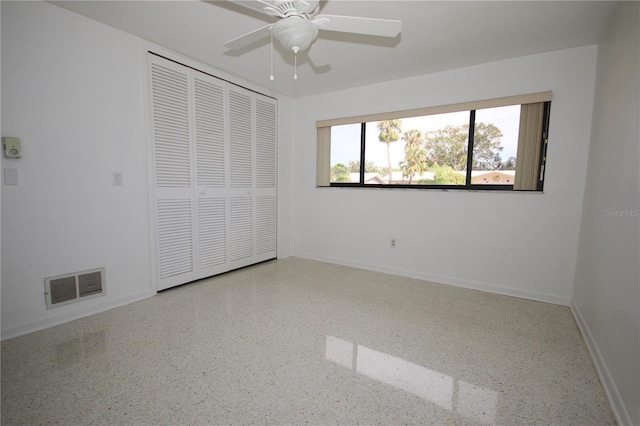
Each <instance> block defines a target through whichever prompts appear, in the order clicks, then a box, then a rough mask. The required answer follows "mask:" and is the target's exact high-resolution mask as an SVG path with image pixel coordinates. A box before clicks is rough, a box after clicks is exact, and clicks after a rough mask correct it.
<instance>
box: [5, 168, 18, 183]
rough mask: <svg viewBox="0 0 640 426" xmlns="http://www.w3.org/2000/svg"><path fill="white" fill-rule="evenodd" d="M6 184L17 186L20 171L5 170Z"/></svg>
mask: <svg viewBox="0 0 640 426" xmlns="http://www.w3.org/2000/svg"><path fill="white" fill-rule="evenodd" d="M3 172H4V184H5V185H17V184H18V169H10V168H6V167H5V168H4V169H3Z"/></svg>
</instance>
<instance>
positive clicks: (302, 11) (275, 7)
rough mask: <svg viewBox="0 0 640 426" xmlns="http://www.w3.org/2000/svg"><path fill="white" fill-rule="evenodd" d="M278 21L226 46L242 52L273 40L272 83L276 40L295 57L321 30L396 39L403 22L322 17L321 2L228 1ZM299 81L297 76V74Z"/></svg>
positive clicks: (306, 0) (355, 17)
mask: <svg viewBox="0 0 640 426" xmlns="http://www.w3.org/2000/svg"><path fill="white" fill-rule="evenodd" d="M227 1H229V2H232V3H236V4H238V5H241V6H244V7H247V8H250V9H253V10H257V11H258V12H261V13H264V14H265V15H268V16H272V17H275V18H278V20H277V21H276V22H274V23H271V24H268V25H266V26H264V27H262V28H258V29H257V30H254V31H251V32H249V33H247V34H244V35H242V36H240V37H237V38H234V39H233V40H230V41H228V42H226V43H224V46H225V47H227V48H229V49H239V48H242V47H244V46H247V45H249V44H251V43H254V42H256V41H258V40H261V39H263V38H265V37H269V36H271V37H272V39H271V42H272V44H271V70H272V71H271V77H270V78H271V80H273V38H275V39H276V40H277V41H278V43H280V45H282V46H283V47H284V48H285V49H287V50H291V51H293V53H294V55H296V67H297V54H298V52H304V51H306V50H307V49H309V47H310V46H311V44H312V43H313V42H314V41H315V40H316V39H317V38H318V32H319V30H323V31H337V32H344V33H353V34H365V35H372V36H379V37H396V36H397V35H398V34H399V33H400V31H401V30H402V22H401V21H396V20H391V19H374V18H363V17H357V16H341V15H326V14H320V1H319V0H227ZM294 79H297V73H294Z"/></svg>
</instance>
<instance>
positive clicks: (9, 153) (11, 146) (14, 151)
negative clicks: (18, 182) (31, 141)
mask: <svg viewBox="0 0 640 426" xmlns="http://www.w3.org/2000/svg"><path fill="white" fill-rule="evenodd" d="M2 146H3V147H4V156H5V158H21V157H22V148H20V138H12V137H9V136H3V137H2Z"/></svg>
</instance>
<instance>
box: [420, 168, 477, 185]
mask: <svg viewBox="0 0 640 426" xmlns="http://www.w3.org/2000/svg"><path fill="white" fill-rule="evenodd" d="M431 171H433V172H434V174H435V175H434V177H433V179H423V180H420V183H421V184H425V185H464V184H465V181H466V179H467V178H466V176H465V175H463V174H461V173H456V171H455V170H453V169H452V168H451V167H449V166H440V165H438V164H436V165H434V166H432V167H431Z"/></svg>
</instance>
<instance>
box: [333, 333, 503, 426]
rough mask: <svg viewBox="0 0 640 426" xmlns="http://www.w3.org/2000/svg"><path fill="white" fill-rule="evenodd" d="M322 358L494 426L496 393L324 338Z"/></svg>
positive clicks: (424, 368)
mask: <svg viewBox="0 0 640 426" xmlns="http://www.w3.org/2000/svg"><path fill="white" fill-rule="evenodd" d="M325 358H326V359H328V360H330V361H333V362H335V363H336V364H339V365H341V366H343V367H346V368H349V369H351V370H353V371H356V372H358V373H360V374H363V375H365V376H367V377H370V378H372V379H375V380H378V381H380V382H383V383H386V384H388V385H391V386H393V387H396V388H398V389H402V390H403V391H406V392H408V393H410V394H412V395H415V396H418V397H420V398H422V399H424V400H427V401H429V402H432V403H434V404H436V405H438V406H440V407H442V408H444V409H446V410H449V411H452V412H455V413H458V414H460V415H462V416H464V417H468V418H472V419H474V420H477V421H480V422H482V423H495V420H496V409H497V405H498V392H496V391H493V390H491V389H487V388H483V387H481V386H476V385H473V384H471V383H467V382H465V381H463V380H458V379H455V378H453V377H451V376H448V375H446V374H443V373H440V372H438V371H435V370H431V369H428V368H426V367H423V366H421V365H417V364H414V363H412V362H409V361H406V360H404V359H402V358H398V357H395V356H392V355H389V354H386V353H383V352H379V351H376V350H374V349H370V348H367V347H366V346H362V345H356V344H355V343H352V342H349V341H346V340H342V339H339V338H337V337H334V336H327V340H326V350H325Z"/></svg>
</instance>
